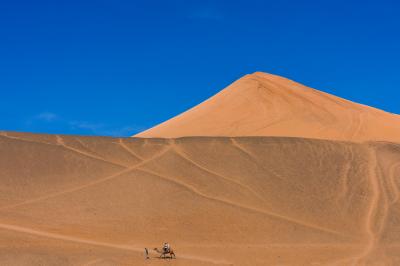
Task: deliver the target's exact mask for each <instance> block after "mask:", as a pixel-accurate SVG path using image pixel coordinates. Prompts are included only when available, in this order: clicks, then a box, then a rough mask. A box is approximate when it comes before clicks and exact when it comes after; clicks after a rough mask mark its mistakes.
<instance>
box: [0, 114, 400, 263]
mask: <svg viewBox="0 0 400 266" xmlns="http://www.w3.org/2000/svg"><path fill="white" fill-rule="evenodd" d="M371 112H377V113H379V112H380V111H374V110H372V111H371ZM382 115H383V114H382ZM385 115H386V114H385ZM357 137H359V136H357ZM0 173H1V174H0V190H1V193H0V246H1V247H2V248H1V249H0V265H164V264H168V265H400V256H399V254H400V233H399V232H400V230H399V229H400V228H399V227H400V223H399V219H398V217H399V211H400V208H399V207H400V205H399V186H400V180H399V178H398V177H399V176H400V146H399V145H398V144H395V143H390V142H384V141H375V142H364V143H356V142H345V141H331V140H316V139H305V138H287V137H185V138H176V139H163V138H150V139H146V138H124V139H121V138H106V137H78V136H57V135H39V134H37V135H36V134H25V133H11V132H3V133H1V134H0ZM164 241H169V242H171V243H172V244H173V247H174V249H175V250H176V253H177V256H178V259H176V260H174V261H169V262H166V261H164V260H159V259H156V258H155V256H156V255H155V254H154V253H152V254H151V257H152V258H151V259H150V260H149V261H145V260H144V258H143V248H144V247H148V248H150V247H156V246H159V245H160V244H161V243H162V242H164Z"/></svg>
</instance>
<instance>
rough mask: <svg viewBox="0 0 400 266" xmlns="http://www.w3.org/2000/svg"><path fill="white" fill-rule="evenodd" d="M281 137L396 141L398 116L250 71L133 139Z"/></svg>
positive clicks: (399, 138) (398, 138)
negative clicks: (250, 72)
mask: <svg viewBox="0 0 400 266" xmlns="http://www.w3.org/2000/svg"><path fill="white" fill-rule="evenodd" d="M182 136H231V137H234V136H287V137H305V138H317V139H332V140H349V141H368V140H374V141H375V140H378V141H379V140H385V141H394V142H400V116H398V115H395V114H391V113H387V112H384V111H382V110H379V109H375V108H372V107H369V106H365V105H361V104H357V103H353V102H350V101H347V100H345V99H342V98H339V97H336V96H333V95H330V94H327V93H324V92H321V91H318V90H315V89H311V88H308V87H306V86H303V85H301V84H299V83H296V82H294V81H291V80H289V79H286V78H283V77H279V76H275V75H271V74H266V73H262V72H256V73H253V74H250V75H246V76H244V77H242V78H241V79H239V80H237V81H235V82H234V83H233V84H231V85H230V86H228V87H227V88H225V89H223V90H222V91H221V92H219V93H217V94H216V95H214V96H213V97H211V98H209V99H208V100H206V101H204V102H203V103H201V104H199V105H197V106H195V107H193V108H192V109H190V110H188V111H186V112H184V113H182V114H180V115H178V116H176V117H174V118H172V119H170V120H168V121H166V122H164V123H161V124H159V125H157V126H155V127H153V128H150V129H149V130H146V131H144V132H141V133H139V134H137V135H136V137H165V138H175V137H182Z"/></svg>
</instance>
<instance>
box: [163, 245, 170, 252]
mask: <svg viewBox="0 0 400 266" xmlns="http://www.w3.org/2000/svg"><path fill="white" fill-rule="evenodd" d="M163 249H164V252H165V253H168V252H169V243H167V242H165V243H164V247H163Z"/></svg>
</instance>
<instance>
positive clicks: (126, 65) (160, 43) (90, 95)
mask: <svg viewBox="0 0 400 266" xmlns="http://www.w3.org/2000/svg"><path fill="white" fill-rule="evenodd" d="M399 14H400V4H399V1H395V0H393V1H388V0H380V1H368V0H364V1H361V0H360V1H354V0H353V1H352V0H348V1H343V0H335V1H299V0H290V1H289V0H279V1H276V0H274V1H251V0H246V1H240V0H237V1H220V0H214V1H206V0H198V1H189V0H182V1H176V0H168V1H144V0H143V1H120V0H110V1H101V0H96V1H85V0H79V1H75V0H69V1H42V0H35V1H19V0H13V1H5V0H3V1H0V129H1V130H16V131H30V132H46V133H66V134H88V135H121V136H128V135H130V134H133V133H135V132H137V131H140V130H142V129H145V128H148V127H151V126H152V125H155V124H158V123H159V122H162V121H164V120H166V119H168V118H170V117H172V116H174V115H176V114H178V113H180V112H182V111H184V110H186V109H188V108H189V107H192V106H193V105H195V104H197V103H199V102H201V101H203V100H205V99H206V98H208V97H210V96H211V95H213V94H215V93H216V92H218V91H219V90H220V89H222V88H223V87H225V86H226V85H228V84H229V83H231V82H232V81H234V80H235V79H237V78H239V77H241V76H242V75H244V74H247V73H252V72H254V71H265V72H270V73H274V74H279V75H282V76H286V77H288V78H291V79H294V80H296V81H298V82H301V83H303V84H305V85H308V86H311V87H314V88H317V89H319V90H322V91H326V92H329V93H333V94H335V95H338V96H341V97H344V98H347V99H350V100H353V101H357V102H360V103H364V104H368V105H372V106H375V107H378V108H381V109H384V110H387V111H390V112H395V113H400V105H399V103H400V88H399V84H400V15H399Z"/></svg>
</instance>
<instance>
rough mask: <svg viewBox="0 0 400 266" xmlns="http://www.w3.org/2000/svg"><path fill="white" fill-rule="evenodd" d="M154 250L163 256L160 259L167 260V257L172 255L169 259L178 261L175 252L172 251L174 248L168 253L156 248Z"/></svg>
mask: <svg viewBox="0 0 400 266" xmlns="http://www.w3.org/2000/svg"><path fill="white" fill-rule="evenodd" d="M154 250H155V251H156V252H157V253H160V254H161V255H160V258H164V259H165V258H167V257H166V255H170V257H169V258H171V259H172V258H174V259H176V256H175V253H174V251H173V250H172V248H170V249H169V250H168V251H164V249H161V250H160V249H158V248H154Z"/></svg>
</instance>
